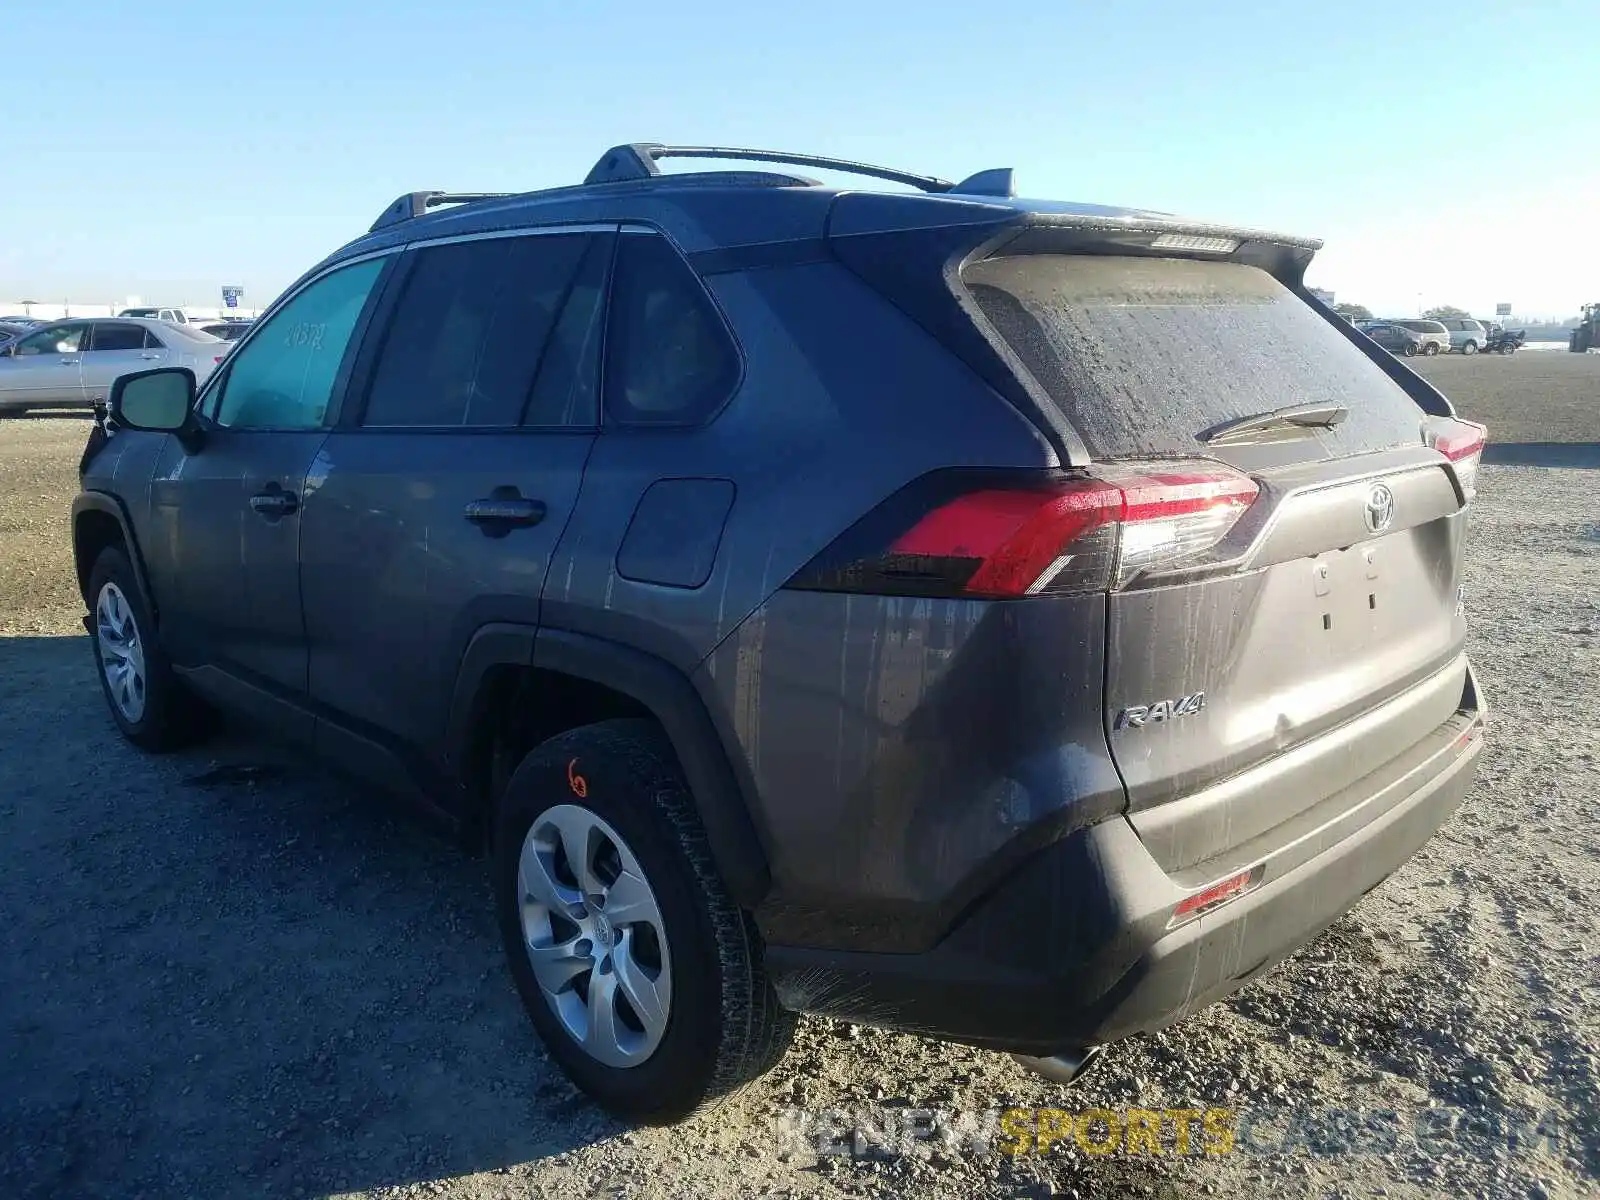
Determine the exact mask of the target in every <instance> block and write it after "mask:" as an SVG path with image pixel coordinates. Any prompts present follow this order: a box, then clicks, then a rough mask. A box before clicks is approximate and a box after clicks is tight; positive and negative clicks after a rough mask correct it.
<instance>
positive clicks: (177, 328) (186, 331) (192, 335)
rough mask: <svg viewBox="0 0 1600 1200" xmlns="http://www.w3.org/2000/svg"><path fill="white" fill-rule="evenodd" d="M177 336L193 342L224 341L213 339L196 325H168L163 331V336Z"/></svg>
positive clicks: (217, 338)
mask: <svg viewBox="0 0 1600 1200" xmlns="http://www.w3.org/2000/svg"><path fill="white" fill-rule="evenodd" d="M174 333H175V334H177V335H178V336H179V337H184V338H188V339H189V340H190V341H191V342H220V341H221V340H222V339H221V338H219V337H213V336H211V334H209V333H207V332H206V331H205V330H203V329H201V328H199V327H198V326H196V325H166V326H163V327H162V329H161V336H162V337H166V336H168V335H169V334H174Z"/></svg>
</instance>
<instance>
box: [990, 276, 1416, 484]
mask: <svg viewBox="0 0 1600 1200" xmlns="http://www.w3.org/2000/svg"><path fill="white" fill-rule="evenodd" d="M962 280H963V282H964V283H965V285H966V287H967V288H968V290H969V291H970V292H971V294H972V296H973V298H974V300H976V301H977V304H978V306H979V308H980V309H981V310H982V312H983V314H984V316H985V317H987V318H988V320H989V322H990V323H991V324H992V325H993V327H994V330H995V332H996V333H997V334H998V335H999V336H1000V338H1001V339H1003V340H1004V342H1005V343H1006V344H1007V345H1008V346H1009V347H1010V348H1011V349H1012V350H1013V351H1014V352H1015V354H1016V356H1017V357H1018V358H1019V359H1020V360H1021V362H1022V364H1023V366H1025V367H1026V368H1027V369H1028V371H1029V372H1030V373H1031V374H1032V375H1033V377H1034V379H1035V380H1036V381H1037V382H1038V384H1039V386H1040V387H1041V388H1042V389H1043V390H1044V391H1045V392H1046V393H1047V394H1048V396H1049V398H1050V399H1051V401H1052V402H1053V403H1054V404H1055V405H1056V406H1057V407H1058V408H1059V409H1060V410H1061V412H1062V415H1063V416H1065V417H1066V419H1067V420H1068V421H1069V422H1071V424H1072V426H1073V427H1074V428H1075V429H1076V430H1077V431H1078V434H1079V436H1080V437H1082V438H1083V440H1084V444H1085V445H1086V446H1087V447H1088V448H1089V451H1090V452H1091V453H1092V454H1094V455H1096V456H1097V457H1129V456H1139V455H1155V456H1160V455H1173V454H1192V453H1195V452H1196V451H1197V450H1200V449H1202V448H1203V446H1204V443H1203V442H1201V441H1200V439H1199V435H1200V434H1202V433H1204V432H1205V431H1206V430H1208V429H1211V428H1212V427H1214V426H1217V425H1220V424H1222V423H1224V422H1227V421H1231V420H1236V419H1238V418H1240V417H1247V416H1254V415H1256V414H1258V413H1264V412H1270V411H1272V410H1274V409H1281V408H1287V407H1289V406H1292V405H1298V404H1310V403H1335V404H1338V405H1341V406H1343V407H1345V408H1347V409H1349V413H1350V415H1349V417H1348V418H1347V419H1346V420H1345V421H1344V422H1343V423H1342V424H1340V425H1338V426H1336V427H1335V428H1334V429H1332V430H1328V431H1320V430H1319V431H1318V432H1317V433H1316V434H1315V437H1316V438H1317V439H1318V441H1319V442H1320V443H1321V445H1322V446H1323V447H1324V448H1325V450H1326V452H1327V453H1329V454H1351V453H1360V452H1363V451H1367V450H1374V449H1380V448H1387V447H1390V446H1396V445H1405V444H1415V443H1416V442H1417V440H1418V437H1419V432H1418V423H1417V421H1418V417H1419V415H1420V411H1419V410H1418V409H1417V407H1416V405H1415V404H1414V403H1413V402H1412V400H1411V398H1410V397H1409V396H1407V395H1406V394H1405V392H1404V391H1402V390H1401V389H1400V387H1399V386H1398V385H1397V384H1395V383H1394V381H1393V380H1391V379H1390V378H1389V377H1388V376H1387V375H1386V374H1384V372H1383V371H1382V369H1381V368H1379V367H1378V365H1377V364H1376V363H1374V362H1373V361H1372V360H1371V359H1369V358H1368V357H1367V356H1366V355H1365V354H1364V353H1362V351H1361V350H1359V349H1357V348H1356V346H1354V345H1353V344H1351V342H1350V341H1349V340H1348V339H1347V338H1346V337H1345V336H1344V335H1343V334H1342V333H1341V332H1340V331H1339V330H1338V329H1336V328H1335V327H1334V326H1333V325H1332V324H1331V323H1330V322H1328V321H1326V320H1324V319H1323V318H1322V317H1321V316H1320V315H1319V314H1318V313H1316V312H1315V311H1313V310H1312V309H1311V308H1310V306H1308V305H1307V304H1305V303H1304V302H1303V301H1301V300H1300V299H1299V298H1298V297H1297V296H1295V295H1294V293H1292V292H1291V291H1289V289H1288V288H1286V287H1284V286H1283V285H1282V284H1281V283H1279V282H1278V281H1277V280H1276V279H1274V278H1272V277H1271V276H1270V275H1268V274H1266V272H1264V271H1261V270H1258V269H1256V268H1255V267H1250V266H1245V265H1242V264H1239V263H1228V262H1201V261H1193V260H1188V259H1168V258H1131V257H1130V258H1123V257H1116V256H1091V255H1069V254H1034V255H1018V256H1013V257H1009V258H1007V257H1002V258H994V259H987V260H984V261H981V262H978V263H975V264H972V265H970V266H968V267H967V268H966V269H965V270H964V271H963V273H962Z"/></svg>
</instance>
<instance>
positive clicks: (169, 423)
mask: <svg viewBox="0 0 1600 1200" xmlns="http://www.w3.org/2000/svg"><path fill="white" fill-rule="evenodd" d="M194 397H195V381H194V372H193V371H191V370H189V368H188V367H157V368H156V369H155V370H153V371H135V372H134V373H133V374H131V375H123V376H120V377H119V378H118V379H117V380H116V381H115V382H113V383H112V385H111V395H110V397H109V399H108V402H107V404H106V408H107V410H108V411H109V412H110V414H111V419H112V420H114V421H115V422H116V423H117V424H118V425H120V426H122V427H123V428H124V429H138V430H143V431H145V432H147V433H175V434H177V435H178V440H179V441H181V442H182V443H183V447H184V449H185V450H188V451H189V452H190V453H191V454H192V453H193V452H194V451H196V450H198V449H199V448H200V424H199V422H198V420H197V419H196V417H195V415H194Z"/></svg>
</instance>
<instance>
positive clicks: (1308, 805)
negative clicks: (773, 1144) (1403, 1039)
mask: <svg viewBox="0 0 1600 1200" xmlns="http://www.w3.org/2000/svg"><path fill="white" fill-rule="evenodd" d="M673 156H677V157H711V158H721V159H728V158H752V159H759V160H764V161H773V162H778V163H789V164H794V165H801V166H805V165H809V166H817V167H829V168H833V169H841V170H848V171H854V172H857V173H861V174H867V175H875V176H880V177H887V178H890V179H894V180H896V181H898V182H901V183H908V184H911V185H912V186H915V187H917V188H918V189H920V191H921V192H922V193H923V194H918V195H883V194H873V193H868V192H864V191H859V190H847V191H836V190H833V189H829V188H824V187H821V186H817V185H814V184H810V183H809V182H807V181H806V180H804V179H801V178H799V177H796V176H793V175H789V174H779V173H775V172H759V173H758V172H752V171H716V172H705V173H699V174H691V175H685V176H662V175H660V174H659V173H658V169H657V161H658V159H661V158H665V157H673ZM588 183H589V184H591V185H593V186H583V187H572V188H561V189H556V190H553V191H550V192H545V193H531V194H526V195H521V196H483V195H470V194H469V195H454V196H452V195H449V194H442V193H432V192H417V193H412V194H409V195H407V196H403V197H401V198H400V199H398V200H397V201H396V202H395V203H394V204H392V205H390V206H389V208H388V209H386V210H385V211H384V213H382V214H381V215H380V216H379V218H378V219H377V221H376V222H374V224H373V226H372V229H371V230H370V231H369V233H368V234H367V235H365V236H363V237H361V238H358V239H357V240H356V241H354V242H352V243H351V244H350V245H348V246H347V247H345V248H344V249H343V250H342V251H340V252H338V253H336V254H335V255H333V256H331V257H330V258H329V259H328V260H326V261H325V262H324V263H322V264H321V265H319V266H318V267H316V268H314V269H313V270H312V272H311V273H309V274H308V275H307V276H306V277H304V278H303V279H302V280H301V281H299V283H297V284H296V285H294V286H293V287H291V288H290V289H289V291H288V292H287V293H286V294H285V295H284V296H283V297H281V298H280V299H279V301H277V302H276V303H275V304H274V306H273V307H272V309H271V310H269V312H268V313H267V315H266V316H265V317H263V318H262V319H261V320H260V321H259V322H258V323H257V326H256V327H255V328H253V329H252V330H251V331H250V333H249V334H248V335H247V336H246V337H245V338H244V339H243V340H242V341H241V342H239V343H238V344H237V346H236V347H235V348H234V349H233V350H232V351H231V352H230V353H229V354H228V356H227V358H226V359H225V361H224V364H223V366H222V368H221V370H219V371H218V372H217V373H216V374H215V375H214V376H213V378H212V380H211V382H210V383H209V384H208V385H207V386H206V387H205V388H204V389H203V390H202V391H201V392H200V393H199V394H198V395H197V396H196V395H195V394H194V392H193V388H192V386H191V385H190V383H189V381H188V380H187V378H186V377H184V376H183V375H182V374H181V373H175V372H170V371H155V372H151V373H145V374H143V375H136V376H129V377H125V378H123V379H122V380H120V381H119V383H118V384H117V386H116V388H115V389H114V392H113V396H112V401H111V410H112V411H111V419H112V420H114V421H115V422H116V424H117V427H118V430H119V432H118V433H117V435H116V439H115V440H116V442H117V443H118V444H119V449H118V452H117V453H116V454H106V453H102V452H100V451H99V449H98V446H97V442H96V440H95V438H96V437H99V438H101V439H102V440H103V431H98V430H97V433H96V435H92V437H91V442H90V445H89V447H88V449H87V450H86V452H85V456H84V465H83V473H82V487H83V491H82V493H81V494H80V496H79V497H78V500H77V501H76V502H75V506H74V550H75V554H76V557H77V563H78V568H79V577H80V579H81V581H82V586H83V594H84V598H85V601H86V604H87V606H88V608H89V610H90V612H91V613H93V614H94V617H93V620H92V624H93V626H94V630H95V653H96V667H97V670H98V671H99V672H100V678H101V683H102V687H103V690H104V692H105V696H106V699H107V702H108V706H109V708H110V711H111V714H112V717H113V719H114V720H115V721H116V722H117V724H118V726H119V728H120V729H121V730H122V732H123V733H124V734H125V735H126V736H127V737H128V738H129V739H130V740H132V741H133V742H135V743H137V744H140V745H145V746H150V747H153V748H162V747H167V746H171V745H173V744H175V743H177V742H180V741H181V740H183V739H184V738H188V737H193V736H195V735H197V734H198V733H199V732H200V731H201V730H202V728H203V722H201V721H200V720H199V719H198V717H197V715H196V710H197V706H199V705H200V704H202V703H203V702H209V703H213V704H218V705H221V706H223V707H225V708H228V709H230V710H233V711H237V712H241V713H247V714H253V716H254V718H255V719H256V720H257V721H259V722H263V723H265V724H267V725H269V726H271V727H272V728H274V729H275V730H277V731H278V732H279V733H280V734H281V735H283V736H285V737H287V738H289V739H290V740H292V741H295V742H298V743H300V744H302V745H305V746H308V747H310V748H312V749H313V750H314V751H316V752H318V753H320V754H322V755H325V756H327V757H329V758H331V759H333V760H334V761H336V762H338V763H340V764H341V765H342V766H343V767H345V768H346V769H348V770H351V771H354V772H356V773H357V774H359V775H361V776H362V777H365V778H367V779H369V780H372V781H373V782H377V783H382V784H384V785H386V786H388V787H390V788H392V789H394V790H395V791H396V792H398V793H401V794H404V795H406V796H407V797H408V798H409V799H411V800H413V801H415V802H417V803H420V804H423V805H425V806H429V807H431V808H432V809H433V810H434V811H436V812H437V813H439V815H440V816H441V817H443V818H444V819H446V820H447V821H449V822H451V823H452V824H453V825H454V826H455V828H456V829H457V830H458V831H459V832H460V833H461V835H462V836H463V838H464V839H465V840H466V841H467V842H468V843H469V844H473V845H480V846H481V845H483V844H484V843H485V842H487V845H488V853H489V856H490V862H491V866H490V874H491V878H492V881H493V888H494V894H495V901H496V906H497V912H498V917H499V922H500V927H501V933H502V936H503V938H504V941H505V945H506V950H507V954H508V962H509V965H510V970H511V974H512V977H513V979H514V981H515V983H516V986H517V988H518V990H519V992H520V993H521V996H522V998H523V1001H524V1004H525V1006H526V1008H527V1011H528V1015H529V1017H530V1018H531V1020H532V1021H533V1022H534V1024H535V1025H536V1026H537V1028H538V1029H539V1031H540V1033H541V1035H542V1036H543V1038H544V1040H545V1042H546V1044H547V1045H548V1046H549V1048H550V1052H551V1054H552V1056H553V1057H554V1058H555V1059H556V1060H557V1061H559V1062H560V1063H561V1064H562V1065H563V1066H564V1067H565V1069H566V1070H567V1071H568V1072H569V1074H570V1075H571V1076H572V1078H573V1079H574V1080H576V1081H577V1082H578V1083H579V1084H580V1086H582V1087H583V1088H584V1089H586V1090H587V1091H588V1092H589V1093H590V1094H592V1095H594V1096H596V1097H598V1098H599V1099H601V1100H602V1101H603V1102H604V1103H605V1104H607V1105H608V1106H610V1107H611V1108H612V1109H613V1110H614V1111H617V1112H619V1113H622V1114H625V1115H628V1116H632V1117H638V1118H644V1119H650V1120H671V1119H674V1118H676V1117H678V1116H681V1115H683V1114H684V1113H685V1112H687V1111H689V1110H691V1109H693V1108H694V1107H696V1106H698V1105H700V1104H702V1103H705V1102H706V1101H708V1100H711V1099H715V1098H716V1097H718V1096H721V1095H724V1094H726V1093H727V1092H728V1091H729V1090H731V1089H732V1088H735V1087H737V1086H738V1085H739V1084H740V1083H741V1082H743V1081H745V1080H748V1079H750V1078H752V1077H753V1076H755V1075H757V1074H759V1073H761V1072H762V1071H764V1070H766V1069H767V1068H768V1067H769V1066H770V1065H771V1064H772V1063H773V1062H774V1061H775V1060H776V1058H777V1056H779V1055H780V1054H781V1053H782V1052H783V1049H784V1046H785V1045H786V1043H787V1040H788V1038H789V1036H790V1033H791V1030H792V1018H791V1016H790V1015H789V1013H790V1012H792V1011H823V1012H827V1013H828V1014H830V1015H832V1016H834V1017H837V1018H839V1019H842V1020H850V1021H863V1022H867V1023H870V1024H881V1025H888V1026H891V1027H898V1028H912V1029H915V1030H917V1031H918V1032H920V1033H922V1034H926V1035H930V1036H938V1037H945V1038H950V1039H954V1040H958V1041H966V1042H971V1043H974V1044H977V1045H982V1046H987V1047H989V1048H993V1049H998V1050H1005V1051H1011V1052H1015V1053H1019V1054H1022V1055H1024V1056H1026V1057H1028V1058H1029V1059H1030V1060H1032V1061H1034V1063H1035V1065H1039V1066H1041V1068H1042V1069H1045V1070H1048V1071H1050V1072H1052V1073H1053V1074H1054V1075H1055V1076H1056V1077H1058V1078H1060V1077H1066V1076H1070V1075H1071V1074H1073V1073H1075V1072H1077V1071H1078V1070H1081V1069H1082V1066H1083V1064H1084V1063H1085V1062H1086V1061H1087V1060H1088V1058H1089V1057H1090V1055H1091V1054H1092V1050H1093V1048H1094V1047H1097V1046H1099V1045H1101V1044H1103V1043H1106V1042H1110V1041H1115V1040H1117V1039H1119V1038H1122V1037H1126V1036H1129V1035H1131V1034H1133V1033H1135V1032H1138V1031H1140V1030H1146V1029H1154V1028H1159V1027H1161V1026H1163V1025H1165V1024H1167V1023H1168V1022H1170V1021H1173V1020H1176V1019H1178V1018H1179V1017H1181V1016H1182V1015H1184V1014H1185V1013H1187V1012H1189V1011H1191V1010H1192V1009H1193V1008H1195V1007H1196V1006H1199V1005H1203V1004H1207V1003H1209V1002H1211V1001H1212V1000H1214V999H1215V998H1217V997H1219V996H1221V995H1224V994H1226V993H1227V992H1229V991H1231V990H1232V989H1234V988H1236V987H1238V986H1239V985H1240V984H1241V983H1242V982H1244V981H1245V980H1246V979H1248V978H1250V977H1252V976H1253V975H1255V974H1256V973H1257V972H1259V971H1261V970H1264V969H1265V968H1266V967H1268V966H1270V964H1271V963H1273V962H1275V961H1276V960H1277V959H1279V958H1280V957H1282V956H1283V955H1285V954H1287V953H1289V952H1290V951H1291V950H1292V949H1294V948H1295V947H1296V946H1297V945H1299V944H1300V943H1302V942H1303V941H1304V940H1305V939H1306V938H1308V937H1310V936H1311V935H1312V934H1313V933H1315V932H1316V931H1317V930H1319V929H1321V928H1322V927H1323V926H1324V925H1326V924H1327V923H1328V922H1329V921H1331V920H1333V919H1335V918H1336V917H1337V916H1338V915H1339V914H1340V913H1342V912H1343V911H1345V910H1346V909H1347V908H1348V907H1349V906H1350V905H1351V904H1353V903H1355V901H1356V900H1357V899H1358V898H1359V897H1360V896H1362V895H1363V894H1364V893H1365V892H1366V891H1367V890H1369V889H1370V888H1372V887H1373V886H1375V885H1376V884H1377V883H1378V882H1379V881H1380V880H1382V879H1383V878H1384V877H1385V876H1386V875H1388V874H1389V873H1390V872H1391V871H1392V870H1394V869H1395V867H1396V866H1398V865H1399V864H1400V863H1401V862H1403V861H1404V860H1405V859H1406V858H1408V857H1409V856H1410V855H1411V854H1412V853H1413V851H1414V850H1415V849H1416V848H1417V847H1418V846H1419V845H1421V844H1422V843H1423V842H1424V841H1425V840H1426V839H1427V838H1428V837H1429V836H1430V834H1431V833H1432V831H1433V830H1434V828H1435V827H1436V826H1437V825H1438V823H1439V822H1440V821H1442V820H1443V819H1445V817H1447V816H1448V815H1449V813H1450V812H1452V811H1453V810H1454V808H1455V806H1456V805H1457V804H1458V803H1459V802H1460V800H1461V797H1462V795H1463V793H1464V790H1465V788H1466V786H1467V783H1468V781H1469V780H1470V778H1471V774H1472V770H1473V767H1474V764H1475V762H1476V758H1477V754H1478V752H1479V748H1480V745H1481V739H1480V737H1479V731H1480V728H1481V707H1482V706H1481V702H1480V699H1479V696H1478V690H1477V686H1476V683H1475V681H1474V679H1473V676H1472V673H1471V670H1470V668H1469V666H1468V663H1467V660H1466V657H1465V654H1464V643H1465V622H1464V617H1463V615H1462V610H1461V608H1460V605H1459V603H1458V586H1459V582H1460V577H1461V565H1462V564H1461V544H1462V539H1463V537H1464V536H1465V527H1466V506H1467V502H1468V500H1469V498H1470V497H1471V496H1472V494H1473V480H1474V477H1475V472H1476V466H1477V461H1478V455H1479V452H1480V450H1481V447H1482V444H1483V430H1482V428H1481V427H1479V426H1475V425H1470V424H1468V423H1466V422H1461V421H1458V420H1455V419H1454V415H1453V412H1452V410H1451V408H1450V405H1449V403H1448V402H1447V401H1446V400H1445V399H1444V397H1443V396H1441V395H1440V394H1439V393H1438V392H1437V391H1436V390H1435V389H1433V388H1432V386H1431V385H1429V384H1428V383H1427V382H1426V381H1424V380H1422V379H1421V378H1420V377H1418V376H1417V375H1415V374H1414V373H1413V372H1410V371H1408V370H1405V369H1403V368H1402V367H1401V366H1400V365H1399V364H1397V363H1395V362H1394V361H1393V360H1392V359H1391V358H1390V357H1389V356H1388V355H1386V354H1380V353H1378V352H1377V349H1376V348H1375V347H1373V346H1371V345H1370V344H1369V343H1368V342H1367V341H1366V340H1365V339H1361V338H1357V337H1355V336H1354V335H1353V333H1352V332H1351V331H1350V330H1348V329H1347V328H1346V327H1345V326H1344V324H1343V322H1342V321H1341V320H1340V319H1339V318H1337V317H1335V316H1333V315H1332V314H1331V313H1328V312H1326V311H1325V310H1318V309H1313V308H1312V307H1311V305H1310V304H1309V303H1308V302H1307V295H1308V293H1306V292H1305V290H1304V286H1303V278H1304V272H1305V269H1306V267H1307V265H1308V264H1309V262H1310V260H1311V258H1312V255H1313V253H1314V251H1315V249H1316V246H1317V243H1314V242H1309V241H1306V240H1304V239H1298V238H1292V237H1285V236H1282V235H1275V234H1268V233H1260V232H1247V231H1242V230H1241V231H1232V230H1222V229H1219V228H1218V227H1216V226H1213V225H1199V224H1195V223H1191V222H1186V221H1183V220H1181V219H1178V218H1174V217H1170V216H1164V215H1158V214H1153V213H1148V212H1143V211H1138V210H1131V209H1108V208H1104V207H1100V206H1092V205H1072V204H1048V203H1037V202H1028V201H1020V200H1017V199H1015V198H1014V189H1013V188H1012V186H1011V177H1010V172H1007V171H989V172H983V173H981V174H979V175H976V176H973V177H972V178H970V179H968V180H965V181H962V182H960V183H950V182H946V181H944V180H939V179H934V178H931V177H928V176H921V175H913V174H910V173H905V172H897V171H889V170H886V169H883V168H875V167H868V166H863V165H861V164H852V163H843V162H839V161H838V160H832V159H823V158H817V157H813V156H795V155H780V154H773V153H770V152H762V151H733V150H726V149H717V150H708V149H704V148H693V147H685V148H676V149H674V148H668V147H661V146H652V145H635V146H622V147H616V148H613V149H612V150H610V151H608V152H607V153H606V154H605V155H604V156H603V157H602V158H601V159H600V161H599V162H598V163H597V164H596V165H595V167H594V169H593V170H592V171H591V172H590V175H589V178H588ZM444 206H451V207H449V208H448V210H447V211H444V212H440V213H435V214H433V215H429V210H430V209H432V208H441V207H444ZM1130 310H1134V311H1132V315H1131V316H1130ZM1307 397H1310V398H1312V399H1304V398H1307ZM1292 400H1299V401H1300V402H1299V403H1292V402H1291V401H1292ZM313 476H314V483H311V482H308V481H309V480H311V479H312V478H313ZM123 514H132V515H131V516H125V515H123ZM125 521H131V522H132V528H131V530H130V529H128V528H127V526H125V524H124V522H125ZM1336 550H1337V551H1341V552H1340V553H1332V552H1333V551H1336ZM1344 551H1348V552H1344Z"/></svg>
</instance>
